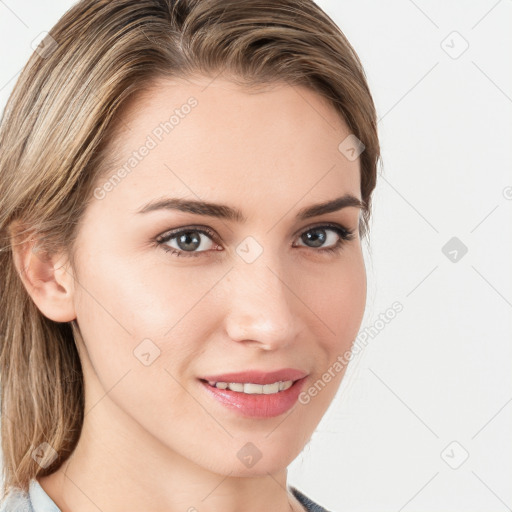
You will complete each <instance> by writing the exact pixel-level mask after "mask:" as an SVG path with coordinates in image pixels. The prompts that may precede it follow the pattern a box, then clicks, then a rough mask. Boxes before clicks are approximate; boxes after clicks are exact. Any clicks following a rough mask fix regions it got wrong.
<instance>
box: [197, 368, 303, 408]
mask: <svg viewBox="0 0 512 512" xmlns="http://www.w3.org/2000/svg"><path fill="white" fill-rule="evenodd" d="M305 379H306V377H303V378H302V379H299V380H297V381H295V382H294V383H293V385H292V386H291V387H289V388H288V389H286V390H285V391H279V392H278V393H274V394H272V395H264V394H261V395H259V394H246V393H239V392H237V391H231V390H230V389H219V388H216V387H213V386H210V385H209V384H208V382H204V381H200V382H201V384H202V385H203V387H204V389H205V390H206V391H207V392H208V394H209V395H210V396H211V397H213V398H215V399H216V400H218V401H219V402H220V403H221V404H223V405H225V406H226V407H228V408H230V409H232V410H234V411H237V412H238V413H240V414H242V415H243V416H248V417H251V418H272V417H274V416H279V415H280V414H283V413H285V412H286V411H288V410H289V409H291V408H292V407H293V405H294V404H295V402H297V399H298V397H299V394H300V392H301V389H302V387H303V384H304V381H305Z"/></svg>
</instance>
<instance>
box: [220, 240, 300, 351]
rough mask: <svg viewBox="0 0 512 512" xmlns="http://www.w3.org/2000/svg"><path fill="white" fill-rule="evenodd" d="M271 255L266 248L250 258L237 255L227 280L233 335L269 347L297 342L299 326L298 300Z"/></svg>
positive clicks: (228, 324) (229, 327)
mask: <svg viewBox="0 0 512 512" xmlns="http://www.w3.org/2000/svg"><path fill="white" fill-rule="evenodd" d="M241 245H242V244H241ZM270 256H271V255H270V253H269V252H268V251H263V252H262V253H261V254H260V255H259V256H258V257H257V258H256V259H254V260H252V261H250V260H249V259H244V256H243V253H242V256H241V257H237V258H235V264H234V268H233V270H232V272H230V273H229V274H228V276H227V283H226V287H227V289H226V294H227V301H228V302H229V309H228V314H227V317H226V329H227V333H228V335H229V337H230V338H231V339H233V340H236V341H244V340H252V341H256V342H260V343H261V344H262V346H263V345H264V346H265V347H266V348H267V349H270V348H276V347H277V346H278V345H283V344H288V343H291V342H293V340H294V338H295V337H296V334H297V332H298V329H299V321H298V316H299V315H298V311H297V309H296V307H297V301H296V300H294V299H293V293H292V292H291V291H290V289H289V288H288V285H287V276H286V272H285V270H284V267H283V265H282V264H280V263H279V262H278V260H277V259H276V258H274V257H270Z"/></svg>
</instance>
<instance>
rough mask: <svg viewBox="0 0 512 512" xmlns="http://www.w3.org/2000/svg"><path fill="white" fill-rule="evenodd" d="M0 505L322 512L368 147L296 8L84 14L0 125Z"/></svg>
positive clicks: (370, 142)
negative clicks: (312, 466)
mask: <svg viewBox="0 0 512 512" xmlns="http://www.w3.org/2000/svg"><path fill="white" fill-rule="evenodd" d="M0 145H1V148H2V151H1V154H0V197H2V205H1V208H0V232H1V237H2V243H1V249H2V251H1V252H0V257H1V262H0V263H1V264H0V269H1V270H0V272H1V282H2V289H1V296H0V301H1V302H0V306H1V319H0V322H1V323H0V332H1V333H2V335H3V336H2V339H1V365H0V375H1V386H2V395H1V396H2V449H3V457H4V485H5V489H4V491H5V492H4V494H5V497H4V504H3V507H4V508H3V509H2V510H13V509H14V508H15V506H26V507H30V506H31V507H32V508H33V509H34V510H36V511H37V510H52V511H59V510H60V511H62V512H68V511H71V510H72V511H73V512H82V511H89V510H95V511H97V510H98V509H99V510H105V511H106V510H109V511H113V510H124V511H130V510H146V511H149V512H151V511H161V510H166V511H175V510H187V511H190V512H191V511H196V510H197V511H217V510H219V511H220V510H222V511H235V510H237V511H238V510H244V511H249V512H250V511H261V510H272V511H277V512H285V511H290V510H293V511H302V510H312V511H322V510H325V509H324V508H323V507H322V506H320V505H319V504H317V503H315V502H314V501H313V500H311V499H310V498H308V497H307V496H305V495H304V494H303V493H302V492H301V491H300V490H298V489H296V488H294V487H292V486H290V485H289V484H287V480H286V479H287V469H286V468H287V466H288V465H289V464H290V463H291V462H292V461H293V459H295V458H296V457H297V455H298V454H299V453H300V452H301V450H302V449H303V447H304V446H305V444H306V443H307V442H308V440H309V439H310V437H311V435H312V433H313V432H314V430H315V428H316V426H317V425H318V423H319V422H320V420H321V418H322V416H323V414H324V413H325V411H326V410H327V408H328V406H329V404H330V403H331V401H332V399H333V398H334V396H335V394H336V391H337V389H338V388H339V385H340V383H341V379H342V377H343V375H344V372H345V370H346V365H345V364H343V363H342V362H340V361H341V359H342V358H341V357H340V355H342V354H345V353H347V351H349V350H350V348H351V346H352V342H353V340H354V339H355V337H356V335H357V332H358V329H359V327H360V324H361V320H362V316H363V312H364V307H365V301H366V272H365V266H364V260H363V256H362V251H361V242H362V239H363V238H364V237H365V236H366V235H367V230H368V222H369V218H370V210H371V194H372V191H373V189H374V188H375V182H376V166H377V163H378V159H379V143H378V137H377V128H376V115H375V108H374V104H373V101H372V98H371V95H370V92H369V90H368V86H367V83H366V80H365V75H364V72H363V69H362V66H361V64H360V62H359V60H358V57H357V55H356V53H355V52H354V50H353V49H352V47H351V46H350V44H349V42H348V41H347V40H346V38H345V37H344V35H343V34H342V33H341V32H340V30H339V28H338V27H337V26H336V25H335V24H334V23H333V22H332V21H331V19H330V18H329V17H328V16H327V15H326V14H325V13H324V12H323V11H322V10H321V9H320V8H319V7H318V6H316V5H315V4H314V3H313V2H312V1H309V0H301V1H296V0H278V1H275V0H272V1H263V0H250V1H246V2H238V1H231V0H230V1H226V0H201V1H198V0H183V1H171V0H142V1H141V0H114V1H112V0H108V1H107V0H85V1H81V2H79V3H77V4H76V5H75V6H74V7H73V8H72V9H71V10H70V11H68V12H67V13H66V14H65V15H64V16H63V17H62V19H61V20H60V21H59V22H58V23H57V24H56V26H55V27H54V28H53V29H52V30H51V32H50V35H49V36H48V37H47V38H46V40H45V41H44V43H43V44H42V45H41V46H40V47H39V48H38V49H37V50H36V51H35V53H34V55H32V57H31V58H30V60H29V62H28V64H27V66H26V68H25V69H24V70H23V72H22V74H21V76H20V78H19V80H18V83H17V84H16V86H15V89H14V91H13V93H12V95H11V97H10V98H9V101H8V104H7V106H6V109H5V112H4V116H3V118H2V123H1V127H0Z"/></svg>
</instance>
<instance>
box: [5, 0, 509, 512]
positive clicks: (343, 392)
mask: <svg viewBox="0 0 512 512" xmlns="http://www.w3.org/2000/svg"><path fill="white" fill-rule="evenodd" d="M72 4H73V2H70V1H64V0H61V1H55V0H52V1H45V2H37V1H35V0H33V1H21V0H16V1H15V0H0V52H1V53H0V55H1V69H0V108H1V107H3V105H4V104H5V101H6V99H7V97H8V95H9V93H10V91H11V89H12V87H13V86H14V82H15V80H16V78H17V76H18V73H19V71H20V70H21V68H22V67H23V65H24V64H25V62H26V60H27V59H28V57H29V55H30V53H31V52H32V49H31V42H32V41H33V40H34V38H37V36H38V35H39V34H40V33H41V32H42V31H45V30H49V28H51V27H52V26H53V25H54V24H55V22H56V21H57V20H58V18H59V17H60V16H61V15H62V14H63V13H64V12H65V11H66V10H67V9H68V8H69V7H70V6H71V5H72ZM318 4H319V5H320V6H321V7H322V8H324V9H325V10H326V12H327V13H328V14H329V15H330V16H331V17H332V18H333V19H334V21H335V22H336V23H337V24H338V25H339V26H340V28H341V29H342V30H343V32H344V33H345V35H346V36H347V37H348V39H349V41H350V42H351V44H352V45H353V46H354V47H355V49H356V51H357V52H358V54H359V56H360V58H361V60H362V62H363V65H364V67H365V70H366V74H367V76H368V81H369V84H370V88H371V90H372V94H373V96H374V100H375V103H376V106H377V110H378V115H379V119H380V121H379V133H380V139H381V144H382V159H383V160H382V161H383V166H382V168H381V169H380V170H379V178H378V185H377V189H376V191H375V195H374V199H373V201H374V209H373V215H374V218H373V221H372V228H371V234H370V246H371V249H370V252H371V254H370V252H369V251H368V250H367V249H365V252H366V253H365V258H366V262H367V271H368V279H369V281H368V306H367V310H366V313H365V318H364V320H363V324H362V326H361V331H364V330H365V329H368V328H369V327H370V326H374V327H376V326H380V328H379V329H377V330H378V333H377V334H376V335H375V334H373V335H372V337H371V339H370V342H369V344H368V345H367V346H366V348H365V349H364V351H362V352H361V355H360V356H358V357H357V358H355V359H354V360H353V361H352V363H351V365H350V366H349V372H348V373H347V375H346V377H345V379H344V382H343V384H342V386H341V388H340V391H339V393H338V395H337V398H336V400H335V401H334V402H333V404H332V406H331V408H330V409H329V410H328V412H327V414H326V416H325V417H324V419H323V420H322V422H321V423H320V425H319V427H318V430H317V432H316V433H315V434H314V435H313V438H312V440H311V442H310V443H309V444H308V445H307V446H306V448H305V449H304V452H303V453H302V454H301V455H300V456H299V457H298V458H297V459H296V460H295V461H294V463H293V464H292V465H291V467H290V473H289V475H290V483H291V484H292V485H295V486H297V487H298V488H299V489H301V490H302V491H303V492H305V493H306V494H307V495H309V496H310V497H311V498H312V499H314V500H315V501H317V502H319V503H321V504H322V505H324V506H325V507H326V508H328V509H331V510H333V511H341V510H343V511H353V512H356V511H357V512H359V511H373V512H380V511H386V512H390V511H393V512H402V511H404V512H414V511H424V510H429V511H431V512H435V511H448V510H449V511H451V512H456V511H464V512H470V511H482V512H484V511H485V512H494V511H496V512H501V511H507V510H512V508H511V507H512V489H511V486H510V482H512V440H511V439H512V436H511V435H510V432H511V431H512V430H511V426H512V403H511V402H512V385H511V383H512V372H511V367H512V357H511V356H512V349H511V339H512V337H511V333H512V315H511V313H512V279H511V273H512V272H511V265H510V261H511V252H512V250H511V249H512V229H511V228H512V226H511V224H512V222H511V220H512V216H511V210H512V200H511V197H512V188H511V187H512V173H511V161H512V149H511V148H512V124H511V120H512V70H511V65H510V63H511V62H512V30H511V23H510V22H511V20H512V1H511V0H500V1H496V0H489V1H483V0H482V1H473V2H467V1H464V0H458V1H451V2H443V1H441V0H437V1H430V2H427V1H420V0H418V1H415V2H413V1H412V0H395V1H388V2H382V1H378V0H359V1H357V2H356V1H355V0H353V1H351V2H345V1H340V0H337V1H336V0H322V1H318ZM454 32H456V33H455V34H454ZM466 45H469V46H468V48H467V49H466V50H465V51H464V52H463V53H461V52H462V50H463V49H464V48H465V46H466ZM459 54H460V55H459ZM0 150H1V148H0ZM452 237H457V239H458V241H457V242H456V243H458V244H459V245H460V244H461V243H462V244H464V245H465V246H466V247H467V253H466V254H464V255H463V256H461V254H462V253H461V251H460V249H457V248H456V249H455V250H457V251H458V252H457V255H456V256H457V261H455V262H454V261H451V260H450V259H449V257H447V256H445V254H444V253H443V251H442V248H443V247H444V245H445V244H446V243H447V242H448V241H449V240H450V239H451V238H452ZM448 250H453V248H449V249H448ZM448 250H446V251H445V252H448ZM449 256H450V257H451V258H454V257H455V253H453V252H452V253H451V255H449ZM507 261H508V262H509V263H508V264H507V263H506V262H507ZM395 301H399V302H400V303H401V304H402V305H403V311H402V312H400V313H399V314H397V315H396V317H395V318H394V319H393V320H392V321H390V322H389V323H387V324H385V326H384V327H383V328H382V325H381V324H380V323H376V320H377V319H378V318H379V315H380V314H381V313H385V312H386V311H388V310H389V308H390V307H391V304H392V303H393V302H395ZM454 441H455V443H453V442H454ZM447 447H448V448H447ZM446 448H447V449H446ZM464 456H468V458H467V460H465V461H464V462H463V463H462V464H461V465H460V467H458V468H457V469H454V468H453V467H451V466H457V465H459V464H460V463H461V461H462V460H463V457H464Z"/></svg>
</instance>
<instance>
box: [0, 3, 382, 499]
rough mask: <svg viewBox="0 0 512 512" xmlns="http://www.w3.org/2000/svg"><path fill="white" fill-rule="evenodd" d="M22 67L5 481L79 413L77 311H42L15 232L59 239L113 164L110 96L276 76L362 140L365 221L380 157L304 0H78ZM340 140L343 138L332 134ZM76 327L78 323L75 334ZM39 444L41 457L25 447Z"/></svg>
mask: <svg viewBox="0 0 512 512" xmlns="http://www.w3.org/2000/svg"><path fill="white" fill-rule="evenodd" d="M50 36H51V38H53V40H54V41H55V43H53V40H51V39H48V40H47V41H46V43H47V44H46V45H45V47H46V48H47V51H46V54H45V52H44V51H36V52H34V54H33V55H32V56H31V57H30V59H29V61H28V63H27V64H26V66H25V68H24V69H23V71H22V73H21V75H20V77H19V79H18V81H17V83H16V85H15V87H14V90H13V92H12V94H11V96H10V97H9V100H8V102H7V105H6V107H5V110H4V113H3V116H2V119H1V122H0V201H1V205H0V385H1V420H2V428H1V434H2V449H3V473H4V486H5V487H4V492H5V493H7V492H9V490H10V489H11V488H13V487H18V488H21V489H23V490H27V489H28V485H29V482H30V480H31V479H32V478H35V477H37V476H44V475H47V474H51V473H53V472H54V471H56V470H57V469H58V468H59V467H60V466H61V465H62V463H63V462H64V461H65V460H66V459H67V458H68V457H69V456H70V454H71V453H72V452H73V450H74V448H75V446H76V443H77V441H78V439H79V436H80V432H81V428H82V423H83V417H84V410H83V408H84V383H83V375H82V369H81V364H80V358H79V355H78V352H77V348H76V345H75V336H76V335H77V329H78V326H77V325H76V323H75V322H69V323H68V322H60V323H59V322H54V321H52V320H50V319H48V318H46V317H45V316H44V315H43V314H42V313H41V312H40V311H39V309H38V308H37V307H36V306H35V304H34V303H33V301H32V300H31V298H30V296H29V295H28V293H27V291H26V289H25V287H24V285H23V283H22V280H21V279H20V276H19V274H18V271H17V269H16V267H15V265H14V262H13V250H12V248H13V244H15V243H20V244H21V243H24V242H26V241H27V242H29V241H30V240H36V241H37V250H38V254H41V255H43V254H45V253H46V254H54V253H55V252H57V251H60V250H62V249H64V250H66V251H68V253H69V256H70V261H71V262H73V243H74V240H75V239H76V235H77V230H78V229H79V222H80V219H81V218H82V215H83V213H84V211H85V209H86V207H87V204H88V203H89V202H90V201H91V200H92V198H93V194H92V192H93V190H94V186H95V184H97V183H98V181H99V180H100V179H101V178H102V176H103V175H105V174H106V173H108V172H109V171H110V172H111V171H112V169H111V167H109V158H110V157H111V155H112V154H113V147H114V146H113V145H114V144H115V133H116V132H115V127H116V123H119V119H120V118H121V108H122V107H124V106H126V105H127V104H128V100H130V101H132V100H133V99H134V98H136V97H137V94H139V93H143V92H144V91H147V90H148V89H149V88H150V87H151V86H152V85H153V84H155V81H156V80H157V79H161V78H172V77H187V76H194V75H204V76H211V77H212V79H213V77H215V76H217V75H218V74H219V73H220V72H226V73H227V74H228V75H229V76H230V77H233V80H235V81H237V82H239V83H240V84H244V85H247V86H257V85H263V84H272V83H275V82H285V83H287V84H290V85H302V86H306V87H308V88H310V89H311V90H313V91H315V92H317V93H318V94H319V95H321V96H322V97H324V98H325V99H326V100H327V101H328V102H329V103H330V104H331V105H332V106H333V108H335V109H336V110H337V111H338V112H339V114H340V116H341V117H342V119H343V120H344V121H345V122H346V124H347V125H348V127H349V129H350V131H351V133H353V134H354V135H355V136H356V137H357V138H358V139H359V140H360V141H362V142H363V144H364V146H365V149H364V151H363V153H362V154H361V155H360V163H361V197H362V200H363V202H364V204H365V209H364V211H363V215H362V218H361V224H360V235H361V236H362V237H363V236H365V235H366V234H367V231H368V222H369V219H370V210H371V195H372V192H373V190H374V188H375V184H376V176H377V164H378V159H379V158H380V150H379V141H378V136H377V121H376V113H375V107H374V103H373V100H372V97H371V94H370V91H369V88H368V85H367V81H366V77H365V73H364V71H363V67H362V65H361V63H360V61H359V59H358V57H357V55H356V53H355V51H354V49H353V48H352V46H351V45H350V44H349V42H348V41H347V39H346V38H345V36H344V35H343V33H342V32H341V31H340V29H339V28H338V26H337V25H336V24H335V23H334V22H333V21H332V20H331V19H330V18H329V17H328V16H327V15H326V14H325V13H324V12H323V11H322V9H320V8H319V7H318V6H317V5H316V4H315V3H314V2H313V1H311V0H174V1H173V0H83V1H80V2H78V3H77V4H76V5H75V6H74V7H72V8H71V9H70V10H69V11H68V12H67V13H66V14H65V15H64V16H63V17H62V18H61V19H60V20H59V21H58V23H57V24H56V25H55V26H54V27H53V29H52V30H51V31H50ZM340 142H341V141H340ZM78 334H79V333H78ZM43 443H48V445H49V446H51V447H52V449H53V450H55V451H56V452H57V454H58V457H57V458H56V459H55V460H54V461H53V463H52V464H50V465H48V466H47V467H43V466H44V464H43V465H41V464H40V463H38V462H37V461H36V460H35V458H34V457H33V456H32V455H33V452H34V450H35V449H36V448H37V447H40V446H41V445H42V444H43ZM45 446H46V445H45Z"/></svg>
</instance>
